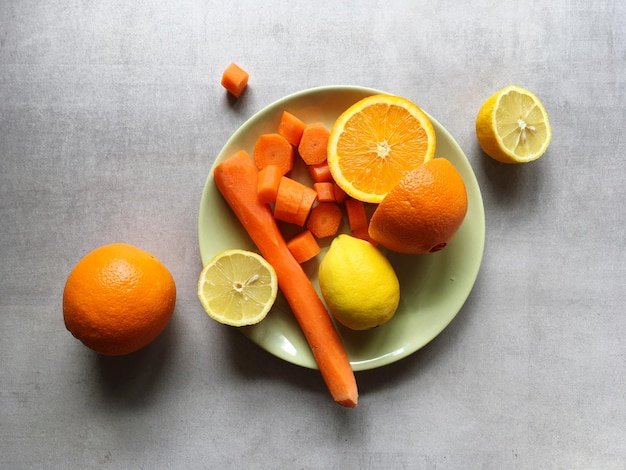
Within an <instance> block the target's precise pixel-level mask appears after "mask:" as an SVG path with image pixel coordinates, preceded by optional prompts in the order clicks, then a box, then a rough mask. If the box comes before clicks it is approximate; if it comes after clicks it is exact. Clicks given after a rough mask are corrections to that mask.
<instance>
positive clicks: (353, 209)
mask: <svg viewBox="0 0 626 470" xmlns="http://www.w3.org/2000/svg"><path fill="white" fill-rule="evenodd" d="M344 204H345V206H346V213H347V214H348V224H349V225H350V231H351V232H352V233H353V234H354V233H358V232H359V231H360V230H365V232H367V225H368V224H367V214H366V212H365V203H363V202H362V201H359V200H358V199H353V198H348V199H346V201H345V202H344Z"/></svg>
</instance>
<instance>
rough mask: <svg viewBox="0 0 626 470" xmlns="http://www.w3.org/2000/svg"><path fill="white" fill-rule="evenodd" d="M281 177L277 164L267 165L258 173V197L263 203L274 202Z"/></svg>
mask: <svg viewBox="0 0 626 470" xmlns="http://www.w3.org/2000/svg"><path fill="white" fill-rule="evenodd" d="M282 177H283V175H282V172H281V169H280V167H279V166H278V165H267V166H266V167H264V168H262V169H261V170H260V171H259V174H258V180H259V182H258V183H259V184H258V193H257V195H258V197H259V201H261V202H262V203H263V204H273V203H274V202H276V195H277V194H278V186H279V185H280V180H281V178H282Z"/></svg>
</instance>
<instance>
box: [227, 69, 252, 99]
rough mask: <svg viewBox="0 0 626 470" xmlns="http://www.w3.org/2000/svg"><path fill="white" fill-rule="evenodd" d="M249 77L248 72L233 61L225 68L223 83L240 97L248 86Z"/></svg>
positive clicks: (232, 93)
mask: <svg viewBox="0 0 626 470" xmlns="http://www.w3.org/2000/svg"><path fill="white" fill-rule="evenodd" d="M249 78H250V75H249V74H248V72H246V71H245V70H244V69H242V68H241V67H239V66H238V65H237V64H235V63H234V62H233V63H231V64H230V65H229V66H228V67H226V70H224V73H223V74H222V82H221V83H222V86H223V87H224V88H226V90H228V92H229V93H230V94H231V95H233V96H235V97H236V98H239V97H240V96H241V94H242V93H243V91H244V90H245V89H246V87H247V86H248V79H249Z"/></svg>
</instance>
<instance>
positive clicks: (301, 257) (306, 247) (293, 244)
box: [287, 230, 321, 264]
mask: <svg viewBox="0 0 626 470" xmlns="http://www.w3.org/2000/svg"><path fill="white" fill-rule="evenodd" d="M287 248H289V251H291V254H292V255H293V257H294V258H295V259H296V261H297V262H298V263H300V264H302V263H304V262H306V261H309V260H310V259H313V258H315V257H316V256H317V255H318V253H319V252H320V251H321V250H320V246H319V245H318V244H317V240H316V239H315V237H314V236H313V234H312V233H311V232H310V231H309V230H304V231H303V232H300V233H299V234H297V235H296V236H294V237H293V238H292V239H291V240H289V241H288V242H287Z"/></svg>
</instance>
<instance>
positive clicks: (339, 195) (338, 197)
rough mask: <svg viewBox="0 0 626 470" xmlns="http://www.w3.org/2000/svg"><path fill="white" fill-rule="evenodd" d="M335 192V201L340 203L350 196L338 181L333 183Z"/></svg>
mask: <svg viewBox="0 0 626 470" xmlns="http://www.w3.org/2000/svg"><path fill="white" fill-rule="evenodd" d="M333 192H334V193H335V201H336V202H337V203H338V204H341V203H343V202H345V201H346V199H347V198H348V195H347V194H346V192H345V191H344V190H343V189H341V187H339V185H338V184H337V183H333Z"/></svg>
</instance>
